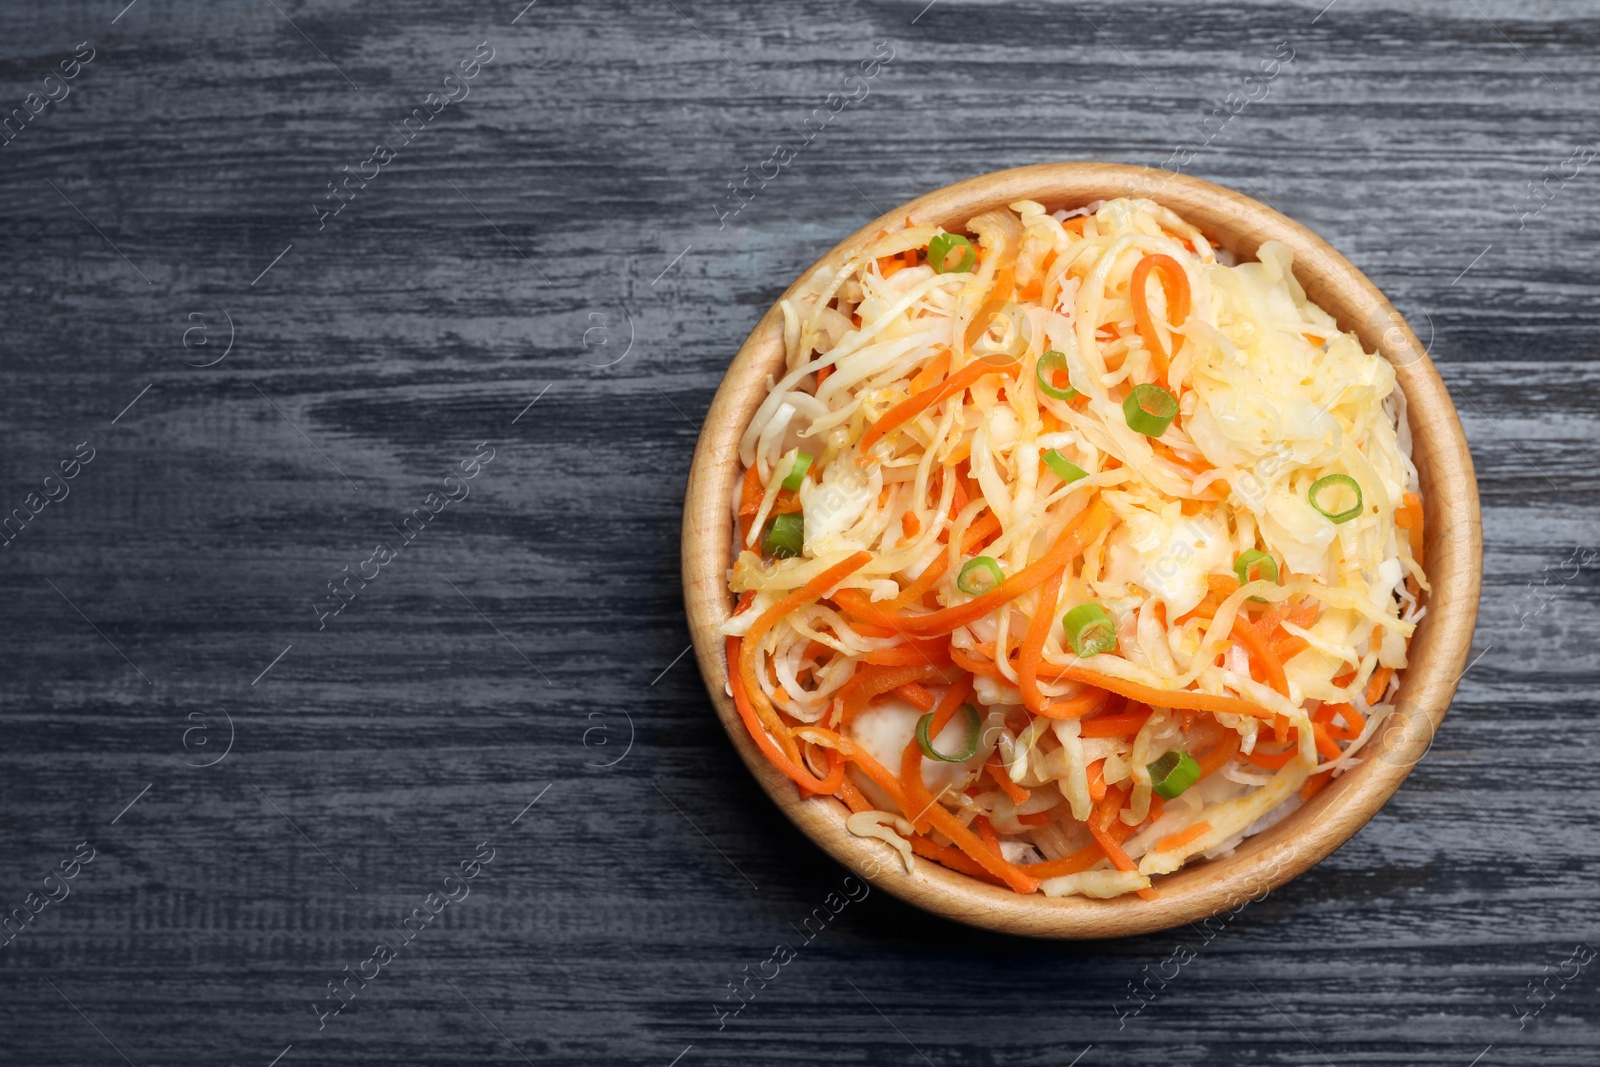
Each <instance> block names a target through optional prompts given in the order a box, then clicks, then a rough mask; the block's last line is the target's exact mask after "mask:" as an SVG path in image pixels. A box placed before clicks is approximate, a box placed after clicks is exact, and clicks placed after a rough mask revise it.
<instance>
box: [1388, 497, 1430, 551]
mask: <svg viewBox="0 0 1600 1067" xmlns="http://www.w3.org/2000/svg"><path fill="white" fill-rule="evenodd" d="M1394 524H1395V525H1396V526H1398V527H1400V529H1402V530H1405V531H1406V533H1407V534H1409V535H1410V540H1411V558H1412V559H1414V560H1416V561H1417V566H1419V567H1420V566H1422V553H1423V546H1424V544H1425V543H1426V542H1425V541H1424V539H1423V536H1422V498H1421V497H1420V496H1418V495H1417V494H1416V493H1407V494H1406V495H1405V496H1403V497H1401V504H1400V506H1399V507H1398V508H1395V509H1394Z"/></svg>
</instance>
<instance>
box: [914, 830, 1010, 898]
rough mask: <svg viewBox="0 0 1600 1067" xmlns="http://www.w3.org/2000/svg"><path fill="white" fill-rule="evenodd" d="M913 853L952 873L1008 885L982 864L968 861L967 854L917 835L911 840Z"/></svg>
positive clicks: (994, 883) (992, 883)
mask: <svg viewBox="0 0 1600 1067" xmlns="http://www.w3.org/2000/svg"><path fill="white" fill-rule="evenodd" d="M911 851H913V852H915V853H916V854H917V855H919V856H921V857H922V858H923V859H930V860H932V861H933V862H935V863H939V864H943V865H944V866H946V867H949V868H950V869H951V870H952V871H960V872H961V873H962V874H965V875H967V876H969V877H972V878H977V879H979V880H981V881H985V882H988V883H990V884H991V885H999V886H1003V885H1005V884H1006V883H1005V882H1004V881H1002V880H1001V879H999V878H996V877H995V876H994V875H992V874H990V873H989V872H988V871H986V870H984V868H983V866H982V865H981V864H978V863H974V862H973V861H972V860H970V859H968V858H967V854H966V853H965V852H960V851H958V850H956V849H953V848H949V847H947V846H945V845H937V844H934V843H933V842H932V841H929V840H928V839H927V838H926V837H923V836H921V835H915V836H913V837H912V838H911Z"/></svg>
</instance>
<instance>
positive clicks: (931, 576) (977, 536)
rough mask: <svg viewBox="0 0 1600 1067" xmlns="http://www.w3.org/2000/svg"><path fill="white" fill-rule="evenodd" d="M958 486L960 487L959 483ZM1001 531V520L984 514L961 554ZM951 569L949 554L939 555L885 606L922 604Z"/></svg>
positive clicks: (896, 607)
mask: <svg viewBox="0 0 1600 1067" xmlns="http://www.w3.org/2000/svg"><path fill="white" fill-rule="evenodd" d="M957 484H958V485H959V482H958V483H957ZM952 510H955V509H954V505H952ZM999 530H1000V520H999V518H998V517H996V516H995V514H994V512H992V511H986V512H984V513H983V515H982V516H980V517H979V518H977V519H975V520H974V521H973V523H972V525H971V526H968V527H967V533H966V536H965V537H963V538H962V542H961V554H962V555H963V556H964V555H966V554H967V553H969V552H971V551H972V549H973V548H974V547H975V546H976V545H977V544H978V543H979V542H980V541H982V540H983V539H984V538H986V537H988V536H989V535H990V534H993V533H998V532H999ZM949 569H950V555H949V553H947V552H941V553H939V555H938V556H936V557H935V558H934V561H933V562H932V563H930V564H928V565H927V566H926V567H925V568H923V571H922V573H921V574H919V575H917V577H916V579H915V580H914V581H913V582H912V583H911V584H910V585H908V586H906V587H905V588H904V589H902V590H900V595H899V596H897V597H895V598H894V599H893V600H890V601H888V602H887V603H886V604H885V605H884V606H885V607H887V608H888V609H889V610H890V611H899V610H900V609H901V608H903V607H905V606H906V605H908V604H920V603H922V594H924V593H926V592H927V591H928V590H930V589H932V588H933V587H934V585H935V584H936V583H937V582H938V581H939V579H940V578H943V577H944V575H945V572H946V571H948V570H949Z"/></svg>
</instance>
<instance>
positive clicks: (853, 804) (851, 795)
mask: <svg viewBox="0 0 1600 1067" xmlns="http://www.w3.org/2000/svg"><path fill="white" fill-rule="evenodd" d="M833 795H834V796H836V797H838V798H839V799H840V800H842V801H844V803H845V807H847V808H849V809H850V813H851V814H852V815H860V814H861V813H862V812H863V811H871V810H872V803H871V802H870V801H869V800H867V798H866V797H864V796H862V795H861V790H859V789H857V788H856V786H855V783H854V782H852V781H851V780H850V779H849V777H848V776H846V777H844V778H841V779H840V780H839V788H838V790H836V791H835V792H834V794H833Z"/></svg>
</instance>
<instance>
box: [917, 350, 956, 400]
mask: <svg viewBox="0 0 1600 1067" xmlns="http://www.w3.org/2000/svg"><path fill="white" fill-rule="evenodd" d="M949 369H950V352H949V350H948V349H946V350H943V351H941V352H940V353H939V354H938V355H937V356H934V357H933V362H932V363H929V364H928V365H927V366H926V367H924V368H922V370H920V371H918V372H917V375H916V377H914V378H912V379H911V395H912V396H916V395H917V394H918V393H920V392H922V391H923V390H924V389H928V388H930V387H931V386H932V385H933V383H934V382H936V381H938V380H939V379H940V378H943V377H944V374H945V371H947V370H949Z"/></svg>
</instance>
